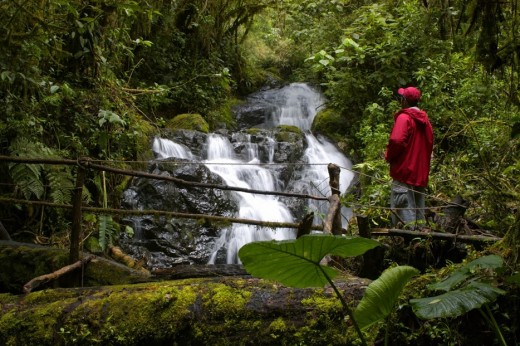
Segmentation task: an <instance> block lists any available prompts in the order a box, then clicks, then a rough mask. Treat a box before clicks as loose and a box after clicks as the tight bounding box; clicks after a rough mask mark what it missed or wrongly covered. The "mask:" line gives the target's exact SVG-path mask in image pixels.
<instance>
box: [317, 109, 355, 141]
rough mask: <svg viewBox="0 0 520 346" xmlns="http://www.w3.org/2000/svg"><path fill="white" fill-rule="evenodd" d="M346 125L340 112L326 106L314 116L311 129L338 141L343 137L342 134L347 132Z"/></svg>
mask: <svg viewBox="0 0 520 346" xmlns="http://www.w3.org/2000/svg"><path fill="white" fill-rule="evenodd" d="M347 126H348V125H347V122H346V121H345V119H344V118H343V117H342V116H341V114H339V113H338V112H336V111H335V110H333V109H330V108H326V109H324V110H321V111H320V112H318V114H316V116H315V117H314V121H313V123H312V130H313V131H314V132H316V133H320V134H322V135H325V136H327V137H328V138H330V139H332V140H334V141H339V140H341V139H342V138H343V134H344V133H347V130H348V129H347V128H346V127H347Z"/></svg>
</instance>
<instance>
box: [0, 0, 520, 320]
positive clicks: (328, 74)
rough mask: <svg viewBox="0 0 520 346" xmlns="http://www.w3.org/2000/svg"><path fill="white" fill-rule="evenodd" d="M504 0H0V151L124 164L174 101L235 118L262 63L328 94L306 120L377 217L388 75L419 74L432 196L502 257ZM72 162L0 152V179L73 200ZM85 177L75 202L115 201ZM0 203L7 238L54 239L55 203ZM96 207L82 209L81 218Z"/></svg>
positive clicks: (506, 142) (512, 186) (509, 250)
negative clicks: (452, 206) (428, 128)
mask: <svg viewBox="0 0 520 346" xmlns="http://www.w3.org/2000/svg"><path fill="white" fill-rule="evenodd" d="M517 11H518V1H517V0H507V1H498V0H450V1H434V0H422V1H418V0H410V1H406V0H379V1H368V0H283V1H276V0H254V1H253V0H226V1H224V0H219V1H206V0H171V1H166V0H157V1H144V0H118V1H116V0H101V1H93V0H90V1H89V0H72V1H64V0H40V1H23V0H10V1H3V2H1V3H0V23H1V24H0V34H1V35H0V40H1V41H2V42H1V45H2V49H1V50H0V116H1V118H0V119H1V121H0V155H11V156H20V157H56V158H58V157H60V158H72V159H75V158H77V157H81V156H89V157H91V158H94V159H97V160H107V161H111V162H112V163H113V164H114V165H119V166H125V167H130V166H131V164H130V163H129V162H128V161H142V160H147V159H149V158H150V157H151V153H150V150H149V147H150V143H149V140H150V136H151V135H153V134H154V133H156V132H157V131H160V130H161V128H163V127H165V126H167V124H168V122H169V120H171V119H173V118H174V117H175V116H177V115H179V114H191V113H197V114H200V115H201V116H202V117H203V118H204V120H205V121H206V122H207V123H208V124H209V126H210V130H213V129H217V128H219V127H223V126H225V127H228V128H232V127H233V119H232V116H231V112H230V109H231V106H232V105H233V104H234V103H235V102H236V100H237V99H238V98H240V96H243V95H245V94H247V93H249V92H252V91H254V90H257V89H258V88H259V87H261V86H263V85H265V84H268V83H270V82H271V81H272V80H278V81H285V82H289V81H307V82H311V83H313V84H315V85H316V86H318V87H320V88H321V89H322V91H323V92H324V94H325V95H326V96H327V98H328V109H327V110H326V112H323V113H322V114H320V115H319V116H318V118H317V120H316V122H315V124H314V128H315V130H316V131H318V132H321V133H324V134H326V135H327V136H328V137H329V138H332V139H334V140H335V141H337V142H338V145H339V146H340V147H341V148H342V149H343V150H344V151H345V153H346V154H347V155H348V156H349V157H351V158H352V159H353V161H354V163H355V164H356V166H355V167H356V169H357V170H359V171H360V172H361V173H363V175H361V179H360V182H359V191H360V193H359V195H358V196H356V199H355V200H353V199H352V198H351V199H349V200H348V201H347V200H345V203H347V202H348V203H351V205H352V203H354V205H359V208H358V209H359V210H358V211H359V212H360V213H363V214H366V215H369V216H370V218H371V220H372V221H373V222H374V223H376V224H378V225H388V222H389V214H388V213H387V212H386V211H385V210H384V209H381V207H384V206H386V205H387V203H388V198H389V189H388V181H389V177H388V168H387V165H386V164H385V162H384V160H383V159H382V158H381V152H382V150H384V147H385V145H386V141H387V138H388V133H389V131H390V128H391V125H392V121H393V119H392V114H393V113H394V112H395V111H396V110H397V108H398V104H397V102H396V100H395V98H394V96H395V90H396V89H397V88H398V87H401V86H405V85H416V86H418V87H420V88H421V90H422V91H423V100H422V102H421V104H420V106H421V107H422V108H424V109H425V110H426V111H427V112H428V114H429V116H430V118H431V121H432V124H433V127H434V131H435V137H436V138H435V147H434V160H433V165H432V170H431V179H430V186H429V194H430V196H431V198H429V201H428V202H429V203H430V206H431V207H435V206H437V205H444V204H445V203H447V202H448V201H450V200H451V199H452V198H453V197H455V195H457V194H460V195H461V196H463V197H464V198H465V199H466V200H468V201H469V202H470V205H471V206H470V208H469V209H468V211H467V216H468V217H469V218H471V219H472V222H474V223H475V224H477V225H478V226H479V228H482V229H488V230H491V231H493V232H494V233H495V234H496V235H498V236H505V237H506V238H505V241H504V243H503V244H502V249H501V251H502V253H503V254H504V255H506V254H507V255H508V257H507V261H508V264H509V266H510V268H512V271H513V272H514V270H515V268H517V267H516V266H517V265H518V262H519V249H520V245H519V244H520V234H519V232H518V229H520V217H519V215H520V212H519V208H520V188H519V184H520V182H519V178H518V177H519V176H520V157H519V155H518V149H519V138H520V109H519V108H520V92H519V85H520V74H519V72H520V71H519V62H520V60H519V59H520V56H519V55H520V35H519V34H520V30H519V24H520V23H519V19H520V16H519V14H518V12H517ZM74 173H75V172H74V170H73V169H70V168H66V167H65V168H57V167H55V166H47V165H26V164H7V163H5V162H0V177H2V178H1V185H0V192H1V193H2V195H3V196H6V197H15V198H22V199H27V200H49V201H53V202H56V203H70V200H71V191H72V187H73V184H74ZM88 178H89V180H88V183H87V189H86V190H85V196H84V198H85V201H86V203H88V204H89V205H92V206H117V205H118V201H119V196H120V192H121V190H122V189H123V188H124V186H125V184H126V181H125V180H124V179H123V178H121V177H115V176H111V175H107V176H106V177H105V176H89V177H88ZM107 191H110V192H111V193H110V194H108V195H107ZM0 221H2V223H3V224H4V225H5V226H6V228H7V229H8V231H9V232H10V234H11V236H12V237H13V238H15V239H26V240H30V241H38V242H43V243H46V244H59V245H62V246H64V245H65V246H66V245H67V244H66V242H67V240H66V239H67V232H68V230H69V228H70V215H69V212H68V211H64V210H57V209H56V210H54V209H50V208H44V207H37V206H13V205H4V208H2V211H0ZM96 221H97V220H96V218H95V217H94V216H93V215H87V216H86V218H85V221H84V223H85V228H86V229H88V230H89V231H88V232H89V233H90V232H96V230H97V227H96V226H95V224H96ZM114 227H117V225H116V226H114ZM441 329H442V328H441Z"/></svg>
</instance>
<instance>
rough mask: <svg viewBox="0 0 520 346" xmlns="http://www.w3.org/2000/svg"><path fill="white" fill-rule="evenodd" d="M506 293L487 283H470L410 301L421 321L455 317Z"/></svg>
mask: <svg viewBox="0 0 520 346" xmlns="http://www.w3.org/2000/svg"><path fill="white" fill-rule="evenodd" d="M505 293H506V292H505V291H503V290H501V289H499V288H496V287H493V286H491V285H490V284H488V283H485V282H480V281H472V282H471V283H470V284H469V285H467V286H465V287H463V288H461V289H458V290H455V291H451V292H447V293H444V294H441V295H439V296H435V297H429V298H420V299H411V300H410V304H411V305H412V308H413V310H414V312H415V314H416V315H417V316H418V317H420V318H423V319H432V318H441V317H457V316H460V315H463V314H465V313H467V312H469V311H471V310H473V309H476V308H480V307H481V306H482V305H483V304H488V303H492V302H494V301H495V299H497V297H498V296H499V295H501V294H505Z"/></svg>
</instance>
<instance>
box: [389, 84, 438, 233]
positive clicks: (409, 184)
mask: <svg viewBox="0 0 520 346" xmlns="http://www.w3.org/2000/svg"><path fill="white" fill-rule="evenodd" d="M397 93H398V94H399V95H400V97H401V110H399V111H398V112H397V113H396V114H395V115H394V121H395V122H394V127H393V128H392V133H391V134H390V139H389V141H388V145H387V147H386V152H385V160H386V161H387V162H388V163H389V164H390V176H391V177H392V178H393V182H392V192H391V202H390V207H391V208H392V210H393V212H394V213H393V215H392V222H393V224H394V225H396V224H397V223H399V222H401V223H402V224H404V225H412V226H415V225H417V223H418V222H417V221H420V220H424V207H425V203H424V197H425V191H426V186H427V184H428V175H429V173H430V160H431V155H432V150H433V130H432V125H431V124H430V120H429V119H428V115H427V114H426V112H425V111H423V110H420V109H419V108H418V107H417V103H418V101H419V99H420V98H421V92H420V91H419V89H417V88H414V87H408V88H400V89H399V90H398V91H397ZM412 223H413V224H412ZM419 223H420V222H419Z"/></svg>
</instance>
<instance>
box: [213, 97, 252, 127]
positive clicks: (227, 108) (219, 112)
mask: <svg viewBox="0 0 520 346" xmlns="http://www.w3.org/2000/svg"><path fill="white" fill-rule="evenodd" d="M241 103H244V101H243V100H239V99H237V98H229V99H227V100H226V101H225V102H223V103H222V104H221V105H220V107H219V108H218V109H215V110H212V111H209V112H208V115H207V117H206V118H207V119H208V124H209V127H210V128H211V129H213V130H215V129H222V128H226V129H234V128H235V126H236V121H235V117H234V114H233V107H235V106H236V105H239V104H241Z"/></svg>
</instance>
